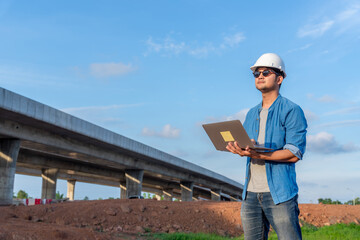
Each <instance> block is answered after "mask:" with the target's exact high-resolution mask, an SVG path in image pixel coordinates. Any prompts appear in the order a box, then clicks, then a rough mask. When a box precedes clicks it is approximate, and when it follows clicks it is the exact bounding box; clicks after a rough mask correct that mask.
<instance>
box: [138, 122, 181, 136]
mask: <svg viewBox="0 0 360 240" xmlns="http://www.w3.org/2000/svg"><path fill="white" fill-rule="evenodd" d="M142 135H143V136H151V137H153V136H154V137H162V138H178V137H179V136H180V130H179V129H177V128H174V127H172V126H171V125H170V124H166V125H165V126H164V127H163V129H162V130H161V131H155V130H152V129H149V128H147V127H144V128H143V130H142Z"/></svg>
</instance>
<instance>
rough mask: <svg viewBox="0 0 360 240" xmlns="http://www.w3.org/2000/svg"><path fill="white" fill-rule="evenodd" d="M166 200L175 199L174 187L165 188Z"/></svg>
mask: <svg viewBox="0 0 360 240" xmlns="http://www.w3.org/2000/svg"><path fill="white" fill-rule="evenodd" d="M163 195H164V200H165V201H172V199H173V189H172V188H167V189H164V190H163Z"/></svg>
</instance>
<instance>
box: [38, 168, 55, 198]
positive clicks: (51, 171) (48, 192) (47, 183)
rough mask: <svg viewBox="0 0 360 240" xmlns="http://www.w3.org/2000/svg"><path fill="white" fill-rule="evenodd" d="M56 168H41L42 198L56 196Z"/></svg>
mask: <svg viewBox="0 0 360 240" xmlns="http://www.w3.org/2000/svg"><path fill="white" fill-rule="evenodd" d="M57 174H58V169H57V168H48V169H43V170H42V174H41V177H42V180H43V181H42V189H41V198H42V199H55V196H56V181H57Z"/></svg>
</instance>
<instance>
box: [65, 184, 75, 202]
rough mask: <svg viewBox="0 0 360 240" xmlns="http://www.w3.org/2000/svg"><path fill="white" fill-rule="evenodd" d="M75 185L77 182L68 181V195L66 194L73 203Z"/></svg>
mask: <svg viewBox="0 0 360 240" xmlns="http://www.w3.org/2000/svg"><path fill="white" fill-rule="evenodd" d="M75 183H76V180H68V181H67V194H66V197H67V198H69V200H71V201H74V196H75Z"/></svg>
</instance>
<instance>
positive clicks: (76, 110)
mask: <svg viewBox="0 0 360 240" xmlns="http://www.w3.org/2000/svg"><path fill="white" fill-rule="evenodd" d="M140 105H141V104H120V105H109V106H87V107H74V108H63V109H61V111H64V112H66V113H69V114H77V113H85V112H86V113H89V112H93V113H99V112H101V111H107V110H114V109H121V108H128V107H136V106H140Z"/></svg>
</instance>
